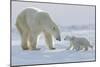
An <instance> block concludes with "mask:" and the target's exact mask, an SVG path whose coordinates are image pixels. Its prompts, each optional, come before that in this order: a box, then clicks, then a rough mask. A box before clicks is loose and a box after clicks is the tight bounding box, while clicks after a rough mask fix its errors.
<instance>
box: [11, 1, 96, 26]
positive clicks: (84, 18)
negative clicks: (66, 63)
mask: <svg viewBox="0 0 100 67" xmlns="http://www.w3.org/2000/svg"><path fill="white" fill-rule="evenodd" d="M27 7H33V8H34V7H36V8H39V9H41V10H44V11H47V12H48V13H49V14H50V16H51V17H52V19H53V20H54V21H55V23H56V24H57V25H61V26H69V25H86V24H94V23H95V7H93V6H76V5H62V4H48V3H33V2H12V23H15V21H16V17H17V15H18V14H19V13H20V12H21V11H22V10H23V9H25V8H27Z"/></svg>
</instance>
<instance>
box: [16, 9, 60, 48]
mask: <svg viewBox="0 0 100 67" xmlns="http://www.w3.org/2000/svg"><path fill="white" fill-rule="evenodd" d="M16 27H17V29H18V31H19V32H20V35H21V41H22V48H23V49H24V50H39V49H40V48H37V47H36V46H37V39H38V35H39V34H40V33H41V32H43V33H44V35H45V41H46V43H47V46H48V48H49V49H55V48H54V47H53V43H52V36H53V37H54V38H55V39H56V40H58V41H60V40H61V37H60V31H59V28H58V26H57V25H56V24H55V23H54V21H53V20H52V18H51V17H50V15H49V14H48V13H47V12H46V11H43V10H40V9H38V8H26V9H24V10H23V11H22V12H21V13H20V14H19V15H18V16H17V19H16Z"/></svg>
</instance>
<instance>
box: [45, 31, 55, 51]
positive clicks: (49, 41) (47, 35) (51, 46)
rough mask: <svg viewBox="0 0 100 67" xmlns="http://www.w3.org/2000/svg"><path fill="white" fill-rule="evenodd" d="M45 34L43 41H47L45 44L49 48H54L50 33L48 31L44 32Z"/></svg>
mask: <svg viewBox="0 0 100 67" xmlns="http://www.w3.org/2000/svg"><path fill="white" fill-rule="evenodd" d="M44 35H45V41H46V43H47V46H48V48H49V49H50V50H54V49H55V48H54V47H53V43H52V36H51V34H50V33H48V32H44Z"/></svg>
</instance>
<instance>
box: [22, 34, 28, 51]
mask: <svg viewBox="0 0 100 67" xmlns="http://www.w3.org/2000/svg"><path fill="white" fill-rule="evenodd" d="M21 47H22V49H23V50H28V46H27V33H24V34H23V35H22V45H21Z"/></svg>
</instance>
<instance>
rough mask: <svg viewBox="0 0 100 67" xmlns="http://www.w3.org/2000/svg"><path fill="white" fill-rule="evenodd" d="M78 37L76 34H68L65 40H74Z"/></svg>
mask: <svg viewBox="0 0 100 67" xmlns="http://www.w3.org/2000/svg"><path fill="white" fill-rule="evenodd" d="M75 38H76V37H75V36H68V35H67V36H66V37H65V38H64V40H74V39H75Z"/></svg>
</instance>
